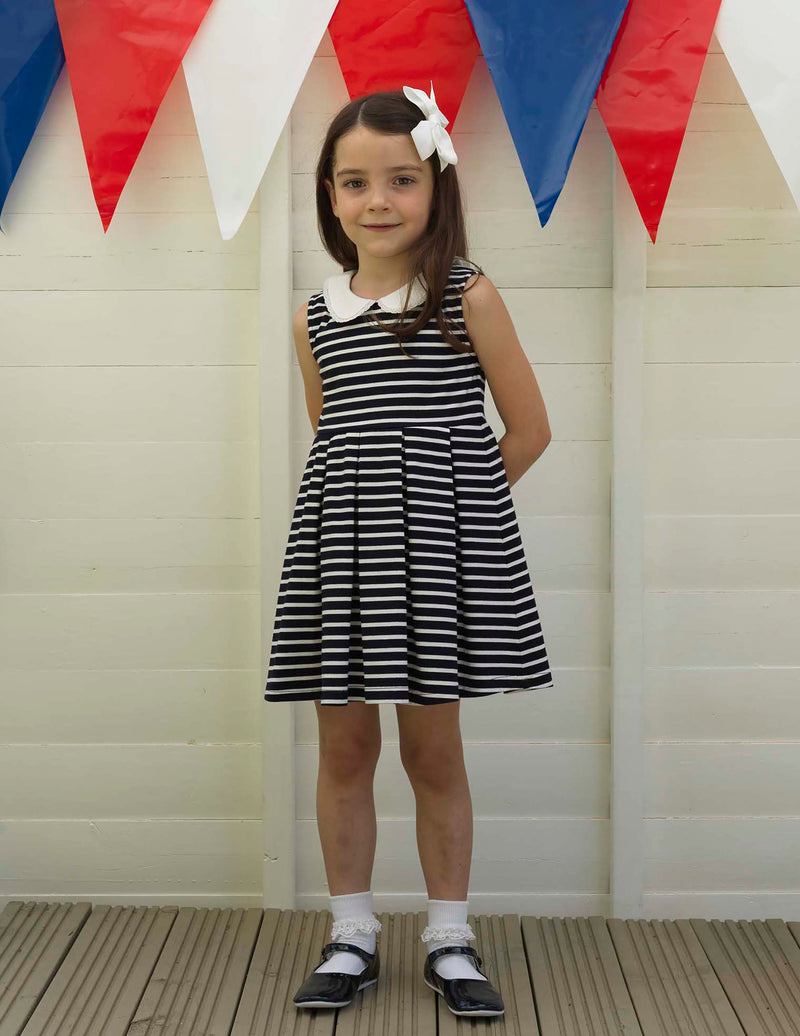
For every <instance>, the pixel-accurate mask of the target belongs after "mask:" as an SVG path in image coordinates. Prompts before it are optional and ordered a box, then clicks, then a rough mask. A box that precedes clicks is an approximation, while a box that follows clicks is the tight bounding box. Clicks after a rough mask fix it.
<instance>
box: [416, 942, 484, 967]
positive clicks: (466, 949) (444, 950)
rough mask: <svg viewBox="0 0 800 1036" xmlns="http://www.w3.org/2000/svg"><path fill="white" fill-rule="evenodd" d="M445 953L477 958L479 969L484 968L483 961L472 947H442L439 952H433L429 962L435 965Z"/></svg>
mask: <svg viewBox="0 0 800 1036" xmlns="http://www.w3.org/2000/svg"><path fill="white" fill-rule="evenodd" d="M445 953H465V954H466V955H467V956H468V957H474V958H475V960H476V961H477V962H478V967H479V968H482V967H483V961H482V960H481V958H480V957H479V956H478V954H477V952H476V951H475V949H474V948H473V947H472V946H440V947H439V949H438V950H431V952H430V953H429V954H428V960H429V961H430V962H431V964H433V962H434V961H435V960H436V958H437V957H441V956H443V955H444V954H445Z"/></svg>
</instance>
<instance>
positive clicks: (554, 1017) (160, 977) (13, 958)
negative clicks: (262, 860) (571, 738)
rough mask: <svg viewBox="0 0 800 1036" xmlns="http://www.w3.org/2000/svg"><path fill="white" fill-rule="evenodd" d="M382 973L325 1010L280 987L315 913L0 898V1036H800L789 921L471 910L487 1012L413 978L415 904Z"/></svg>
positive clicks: (384, 947)
mask: <svg viewBox="0 0 800 1036" xmlns="http://www.w3.org/2000/svg"><path fill="white" fill-rule="evenodd" d="M379 917H380V918H381V921H382V922H383V930H382V931H381V933H380V934H379V936H378V946H379V949H380V954H381V975H380V978H379V979H378V982H377V983H376V984H375V985H373V986H370V987H368V988H367V989H365V990H363V991H362V992H361V993H359V994H357V996H356V999H355V1001H354V1002H353V1003H352V1004H351V1005H349V1006H348V1007H345V1008H340V1009H339V1010H328V1009H319V1010H313V1009H306V1010H298V1009H297V1008H296V1007H295V1006H294V1004H293V1003H292V995H293V994H294V992H295V990H296V989H297V987H298V986H299V985H300V983H301V982H302V981H303V979H304V978H305V976H306V975H307V974H308V973H309V971H311V969H312V968H313V967H314V966H316V964H318V963H319V961H320V952H321V949H322V946H323V945H324V943H326V942H327V941H328V938H329V932H330V925H331V921H332V917H331V914H330V913H329V912H328V911H327V910H325V911H313V910H305V911H304V910H276V909H268V910H260V909H257V908H254V909H250V910H233V909H206V908H194V907H180V908H179V907H146V906H142V907H123V906H95V907H93V906H92V904H91V903H88V902H78V903H44V902H38V901H31V902H27V901H25V902H23V901H21V900H14V901H11V902H9V903H8V904H7V905H6V907H5V908H4V909H3V911H2V913H0V1036H18V1034H23V1036H293V1034H298V1036H300V1034H302V1036H330V1034H333V1033H336V1034H337V1036H465V1034H466V1033H468V1032H469V1033H474V1032H476V1031H491V1032H492V1033H496V1034H498V1036H538V1034H541V1036H613V1034H620V1036H623V1034H624V1036H730V1034H737V1036H742V1034H746V1036H800V923H797V922H789V923H788V924H786V923H785V922H783V921H781V920H778V919H768V920H765V921H717V920H711V921H706V920H702V919H692V920H678V921H637V920H621V919H619V918H609V919H605V918H603V917H555V918H554V917H528V916H522V917H519V916H518V915H517V914H503V915H497V914H492V915H470V917H469V921H470V924H471V925H472V927H473V929H474V930H475V933H476V935H477V937H478V938H477V943H476V944H475V945H476V946H477V950H478V953H479V954H480V955H481V957H482V958H483V963H484V970H485V971H486V973H487V975H488V976H489V978H490V979H491V980H492V982H493V983H494V984H495V986H496V987H497V988H498V989H499V991H500V993H501V995H502V996H503V999H504V1001H505V1005H506V1012H505V1015H503V1016H502V1017H499V1018H475V1019H465V1018H460V1017H457V1016H456V1015H454V1014H452V1013H451V1012H450V1011H449V1010H448V1009H447V1006H446V1005H445V1003H444V1001H443V1000H442V999H441V997H439V996H437V994H435V993H434V992H433V990H432V989H430V988H429V987H428V986H427V985H426V984H425V983H424V981H423V980H422V965H423V961H424V952H425V948H424V945H423V943H422V942H421V940H420V938H419V936H420V934H421V932H422V929H423V928H424V926H425V923H426V914H425V912H424V911H421V912H419V913H410V914H380V915H379Z"/></svg>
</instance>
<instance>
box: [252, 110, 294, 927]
mask: <svg viewBox="0 0 800 1036" xmlns="http://www.w3.org/2000/svg"><path fill="white" fill-rule="evenodd" d="M291 184H292V169H291V118H289V119H287V121H286V125H285V126H284V128H283V131H282V133H281V136H280V138H279V140H278V143H277V145H276V147H275V151H274V152H273V154H272V158H271V159H270V163H269V166H268V167H267V170H266V172H265V174H264V178H263V179H262V181H261V187H260V189H259V212H260V223H261V233H260V253H261V273H260V281H259V299H260V306H259V398H260V409H261V415H260V431H261V464H260V470H261V493H260V498H261V645H262V650H261V674H260V677H259V682H260V684H261V688H260V690H259V688H256V689H255V693H257V694H259V695H260V696H261V699H262V709H261V716H262V720H261V729H262V748H263V784H262V818H263V825H262V846H263V858H262V863H263V870H262V876H263V884H262V889H263V893H262V896H263V905H264V907H265V908H266V907H279V908H281V909H287V908H291V909H293V908H294V905H295V786H294V741H295V732H294V708H295V707H294V705H293V704H292V703H291V702H266V701H263V695H264V682H265V679H266V672H267V663H268V661H269V648H270V642H271V638H272V626H273V618H274V613H275V605H276V602H277V596H278V588H279V585H280V574H281V565H282V562H283V555H284V550H285V548H286V542H287V536H288V532H289V523H290V519H291V512H292V506H293V503H294V495H293V492H292V490H293V483H292V477H291V453H290V447H291V435H290V432H291V421H290V411H289V407H290V400H291V388H292V385H291V374H292V356H293V349H294V346H293V342H292V312H293V310H292V227H291V215H292V192H291Z"/></svg>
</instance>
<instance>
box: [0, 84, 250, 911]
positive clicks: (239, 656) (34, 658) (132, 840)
mask: <svg viewBox="0 0 800 1036" xmlns="http://www.w3.org/2000/svg"><path fill="white" fill-rule="evenodd" d="M258 219H259V216H258V212H257V206H256V205H254V207H253V209H252V210H251V212H250V213H249V214H248V215H247V217H246V219H245V221H244V224H243V226H242V228H241V230H240V231H239V233H238V234H237V235H236V237H235V238H234V239H233V240H232V241H223V240H222V238H221V236H220V233H219V229H218V225H217V220H216V216H215V215H214V212H213V207H212V203H211V195H210V192H209V188H208V183H207V179H206V175H205V169H204V165H203V160H202V155H201V152H200V146H199V142H198V139H197V133H196V130H195V126H194V121H193V118H192V114H191V108H190V105H189V100H188V95H187V93H186V89H185V84H184V81H183V77H182V74H181V73H179V74H178V76H177V78H176V80H175V81H174V83H173V85H172V87H171V88H170V90H169V93H168V95H167V97H166V99H165V102H164V104H163V106H162V108H161V110H160V112H159V114H158V117H157V119H156V121H155V125H154V127H153V129H152V132H151V134H150V135H149V137H148V139H147V141H146V143H145V146H144V150H143V152H142V154H141V155H140V157H139V160H138V161H137V164H136V166H135V168H134V171H133V175H132V177H131V179H130V181H129V182H128V184H127V186H126V188H125V191H124V192H123V195H122V198H121V201H120V204H119V207H118V210H117V212H116V214H115V216H114V219H113V222H112V224H111V227H110V229H109V232H108V234H107V235H104V234H103V230H102V225H101V223H100V218H99V216H98V214H97V211H96V209H95V205H94V201H93V199H92V195H91V188H90V184H89V179H88V175H87V170H86V160H85V158H84V155H83V150H82V147H81V143H80V138H79V133H78V124H77V120H76V116H75V110H74V105H73V102H72V96H71V92H70V89H69V80H68V76H67V74H66V72H64V73H62V76H61V78H60V79H59V82H58V84H57V86H56V90H55V93H54V95H53V97H52V99H51V101H50V104H49V105H48V108H47V111H46V112H45V115H44V118H43V119H42V122H41V123H40V125H39V127H38V129H37V132H36V135H35V137H34V140H33V141H32V143H31V146H30V148H29V150H28V153H27V155H26V157H25V160H24V163H23V165H22V168H21V169H20V172H19V174H18V176H17V178H16V180H15V183H14V185H13V188H12V190H11V193H10V195H9V198H8V201H7V204H6V206H5V209H4V226H5V230H6V234H5V235H2V236H0V364H2V374H1V375H0V485H2V487H3V492H2V504H1V505H0V538H1V539H0V590H2V596H0V610H1V611H0V631H1V632H0V639H2V644H3V648H2V662H1V663H0V664H2V666H3V669H2V678H1V683H0V715H2V734H1V735H0V742H1V744H0V819H2V834H1V835H0V857H2V861H3V862H2V867H1V868H0V878H1V879H2V885H1V886H0V894H2V895H3V896H4V897H12V898H18V897H21V896H27V895H30V896H35V897H37V898H54V899H64V898H74V897H82V898H91V899H92V900H93V901H95V902H104V901H110V900H113V901H115V902H120V901H123V902H136V901H137V900H141V901H142V902H147V903H158V902H170V903H174V902H180V900H181V897H184V896H185V897H186V898H187V900H188V901H189V902H192V903H202V902H208V903H212V904H213V903H217V902H225V903H235V904H237V905H254V906H255V905H260V904H261V787H260V785H261V767H260V762H261V758H260V756H261V750H260V744H259V742H260V711H259V710H260V705H261V699H260V684H261V670H262V660H261V657H260V628H259V585H260V556H259V555H260V551H259V534H258V519H259V496H258V459H259V458H258V454H259V427H258V340H257V337H258V326H257V325H258V283H259V272H258V271H259V255H258Z"/></svg>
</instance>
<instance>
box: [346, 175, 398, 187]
mask: <svg viewBox="0 0 800 1036" xmlns="http://www.w3.org/2000/svg"><path fill="white" fill-rule="evenodd" d="M397 179H398V180H408V182H409V183H413V182H414V178H413V176H398V177H397ZM363 182H364V181H363V180H345V182H344V185H345V187H349V186H350V184H353V183H363Z"/></svg>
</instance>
